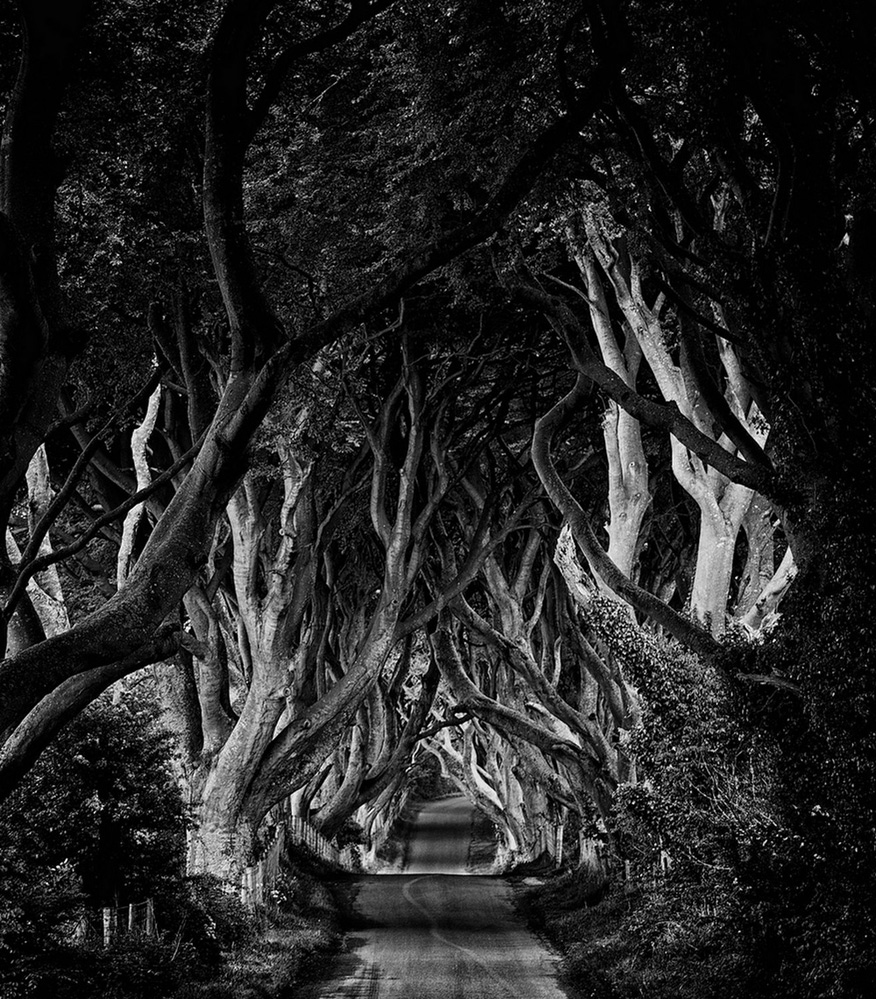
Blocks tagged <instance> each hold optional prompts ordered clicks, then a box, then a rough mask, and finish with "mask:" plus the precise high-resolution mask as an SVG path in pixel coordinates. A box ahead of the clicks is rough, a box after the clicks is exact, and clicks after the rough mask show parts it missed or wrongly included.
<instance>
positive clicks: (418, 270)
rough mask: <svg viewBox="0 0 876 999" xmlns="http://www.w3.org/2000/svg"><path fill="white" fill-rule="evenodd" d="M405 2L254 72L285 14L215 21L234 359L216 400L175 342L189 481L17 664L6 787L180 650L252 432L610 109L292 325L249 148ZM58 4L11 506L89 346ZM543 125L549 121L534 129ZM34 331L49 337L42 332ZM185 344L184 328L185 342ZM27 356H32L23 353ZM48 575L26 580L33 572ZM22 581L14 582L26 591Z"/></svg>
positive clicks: (16, 154) (25, 164)
mask: <svg viewBox="0 0 876 999" xmlns="http://www.w3.org/2000/svg"><path fill="white" fill-rule="evenodd" d="M388 6H389V4H387V3H375V4H359V3H355V4H353V5H351V7H350V9H349V10H346V11H344V12H343V14H342V15H341V16H340V17H339V19H338V20H337V21H335V22H334V23H328V24H326V23H318V24H315V25H313V30H312V31H310V30H309V29H310V27H311V24H310V21H311V20H312V18H311V17H308V18H306V19H305V20H306V21H307V25H306V26H307V29H308V31H305V32H304V34H303V35H302V36H300V37H299V36H298V35H296V36H295V37H294V38H289V37H284V38H283V39H282V40H278V41H275V39H274V36H273V34H271V33H270V32H269V33H268V34H269V36H270V37H268V35H266V36H265V37H266V44H267V45H268V46H269V47H270V46H271V45H274V49H273V52H272V53H271V55H270V56H269V58H268V62H267V63H266V64H265V63H263V62H260V61H259V60H255V59H254V58H253V53H254V52H255V46H256V43H257V40H258V38H259V35H260V31H261V29H262V28H263V27H264V26H265V25H267V24H268V19H269V16H270V15H271V14H272V11H273V5H272V4H270V3H266V4H262V5H260V6H259V8H258V10H256V11H253V10H252V9H251V8H250V7H249V6H247V7H246V9H244V6H243V5H240V4H236V3H230V4H228V5H227V6H226V7H225V8H223V10H222V12H221V15H220V16H219V18H218V20H217V21H216V23H215V26H214V28H213V30H212V32H211V35H210V38H209V45H208V47H207V51H206V56H205V62H204V67H205V77H204V81H203V86H204V92H205V99H204V117H203V149H202V161H203V177H202V186H201V201H202V206H203V213H204V216H203V217H204V239H205V241H206V244H207V246H208V247H209V250H210V260H211V267H212V273H213V280H215V282H216V287H217V288H218V292H219V295H220V299H221V305H222V308H223V310H224V320H223V324H224V333H223V346H222V347H221V348H220V351H219V353H218V355H217V356H216V358H215V359H214V365H213V366H214V368H216V369H218V370H217V372H216V375H217V380H218V381H217V384H216V387H215V388H214V394H213V396H212V397H211V396H210V395H209V394H207V393H206V392H205V391H204V389H203V388H202V387H201V386H200V385H199V384H197V381H198V378H199V377H203V376H202V374H200V373H199V371H196V370H189V371H186V370H185V369H186V361H185V359H186V358H187V357H188V358H190V359H191V358H193V354H192V344H191V342H182V341H181V342H179V343H178V344H177V345H176V349H177V351H178V353H179V357H180V364H181V366H182V368H183V371H182V374H183V375H184V376H186V378H187V380H186V382H185V384H184V386H183V387H184V389H185V391H186V392H187V393H188V400H189V408H190V421H191V424H192V445H191V447H190V448H189V449H188V451H186V452H185V453H184V454H182V455H181V456H180V457H179V459H178V460H177V461H176V462H174V463H173V464H172V465H170V466H169V467H168V468H167V469H166V470H165V471H164V473H163V475H162V476H159V477H158V478H156V479H155V480H154V481H153V483H152V487H151V488H156V487H157V486H158V485H163V484H164V483H166V482H167V481H168V480H169V479H170V478H171V477H172V476H174V475H179V473H183V472H184V473H185V474H184V477H183V478H182V479H181V481H179V484H178V487H177V488H176V489H175V491H174V494H173V497H172V499H170V501H169V502H168V503H167V505H166V507H165V509H164V510H163V511H162V512H161V515H160V517H158V519H157V521H156V522H155V524H154V526H153V527H152V530H151V532H150V533H149V537H148V540H147V541H146V543H145V545H144V546H143V548H142V550H141V551H140V552H139V554H138V557H137V560H136V563H135V564H133V565H132V566H131V568H130V570H129V571H128V573H127V575H126V578H125V580H124V585H123V586H122V587H121V589H120V590H119V591H118V593H117V594H116V595H115V596H114V597H112V598H111V599H110V600H109V601H108V602H106V603H105V604H104V605H103V606H101V607H100V608H98V609H97V610H95V611H94V612H93V613H92V614H90V615H88V616H87V617H86V618H85V619H83V620H82V621H80V622H78V623H77V624H76V625H75V626H74V627H73V628H72V629H70V630H69V631H65V632H63V633H62V634H59V635H57V636H54V637H52V638H49V639H47V640H46V641H45V642H38V643H37V644H35V645H31V646H30V647H29V648H27V649H23V650H22V651H21V652H20V653H18V654H17V655H16V656H14V657H13V658H11V659H8V660H7V661H6V662H5V663H4V664H3V667H2V677H0V687H2V716H3V725H2V729H3V733H4V750H3V764H2V766H3V769H4V773H5V774H7V775H8V780H7V781H6V784H5V786H9V785H10V783H11V782H12V781H14V780H15V779H17V777H18V775H20V774H21V772H22V771H23V770H24V769H25V768H26V766H27V765H28V763H29V761H30V760H31V759H32V758H33V755H34V753H35V752H36V751H37V750H38V748H39V745H41V744H42V743H43V742H44V741H45V740H46V739H47V738H49V737H50V736H51V734H52V732H53V731H55V730H56V729H57V727H58V725H59V724H61V723H62V721H63V720H64V719H65V718H66V717H69V715H70V713H71V712H73V711H75V710H78V709H79V708H81V706H83V705H84V704H85V703H87V702H88V701H89V700H90V699H92V698H93V697H94V696H96V694H97V693H98V692H99V691H100V690H101V689H103V688H104V687H105V686H106V685H107V684H108V683H110V682H112V681H113V680H114V679H116V678H117V677H119V676H123V675H125V674H126V673H128V672H130V671H132V670H134V669H137V668H141V667H142V666H143V665H144V664H146V663H148V662H152V661H155V660H157V659H160V658H162V657H163V656H165V655H167V654H168V653H169V652H170V651H172V649H173V648H174V646H175V643H176V638H175V637H174V635H173V634H172V632H173V627H172V625H169V626H167V627H163V625H164V622H165V620H166V619H167V617H168V615H169V614H171V613H172V612H173V611H174V610H175V608H176V607H177V605H178V604H179V601H180V600H181V599H182V597H183V596H184V595H185V594H186V593H187V592H188V590H189V589H190V588H191V586H192V584H193V583H194V582H195V580H196V577H197V574H198V572H199V571H200V569H201V567H202V566H203V564H204V560H205V558H206V557H207V554H208V552H209V549H210V544H211V541H212V537H213V534H214V531H215V527H216V523H217V520H218V518H219V517H220V516H221V515H222V513H223V511H224V510H225V508H226V506H227V503H228V502H229V500H231V498H232V497H233V496H234V495H235V493H236V490H237V488H238V484H239V482H240V480H241V476H242V475H243V474H244V472H245V470H246V466H247V460H248V453H249V448H250V442H251V440H252V437H253V434H254V433H255V431H256V429H257V428H258V427H259V425H260V423H261V421H262V419H263V417H264V415H265V413H266V412H267V410H268V409H269V407H270V405H271V403H272V401H273V400H274V398H275V397H276V394H277V392H278V390H279V389H280V387H281V386H282V385H283V384H284V383H285V382H286V380H287V379H288V377H289V375H290V373H291V372H292V371H293V370H295V368H296V367H297V366H298V365H300V364H302V363H304V362H306V361H307V360H308V359H310V358H312V357H313V356H314V354H315V352H316V351H317V350H319V349H320V348H321V347H323V346H324V345H326V344H328V343H331V342H332V341H333V340H335V339H337V338H338V337H339V336H341V335H342V334H344V333H345V332H347V331H348V330H349V329H351V327H352V326H354V325H355V324H356V323H357V322H358V321H360V319H361V318H362V317H363V316H365V315H368V314H370V313H373V312H375V311H378V310H380V309H381V308H383V307H385V306H387V305H389V304H390V303H392V302H394V301H397V299H398V297H399V295H401V294H402V293H403V292H404V291H405V290H406V289H407V288H409V287H410V286H411V285H412V284H414V283H415V282H416V281H417V280H419V279H421V278H422V277H423V276H424V275H426V274H428V273H429V272H430V271H432V270H434V269H435V268H436V267H439V266H441V265H443V264H445V263H446V262H447V261H448V260H451V259H453V258H454V257H455V256H456V255H458V254H459V253H461V252H463V251H465V250H466V249H468V248H470V247H472V246H474V245H476V244H478V243H479V242H481V241H482V240H484V239H485V238H487V237H488V236H489V235H490V234H491V233H492V232H493V231H494V230H495V228H496V227H497V226H498V225H499V224H501V221H502V220H503V219H504V218H505V216H506V215H507V214H508V213H509V212H510V211H512V210H513V209H514V207H515V206H516V204H517V203H518V202H519V201H520V199H521V198H522V197H524V196H525V194H526V193H527V191H529V190H530V189H531V187H532V185H533V184H534V183H535V181H536V180H537V178H538V176H539V174H540V172H541V171H542V170H543V169H544V168H545V166H546V165H547V164H548V163H549V162H550V160H551V158H552V156H554V154H555V153H556V152H557V150H559V149H561V148H562V147H563V145H564V143H566V142H567V141H569V139H571V138H573V137H574V135H575V134H576V131H577V129H578V127H579V125H580V122H581V121H582V120H584V119H586V118H587V117H588V116H589V115H590V114H592V113H593V111H594V109H595V108H596V106H597V104H598V102H599V101H600V100H601V99H602V97H603V95H604V87H603V86H602V84H601V82H600V81H599V80H596V81H595V82H594V87H593V92H592V94H591V95H590V96H588V97H587V98H585V99H583V100H582V101H580V102H578V103H576V105H575V107H574V109H573V110H572V111H571V112H570V113H568V114H560V115H556V116H554V118H553V120H552V121H549V122H548V123H547V124H546V130H545V129H542V131H541V134H540V135H538V136H537V139H536V141H534V142H533V143H532V145H531V146H530V147H529V148H528V149H527V148H523V149H522V150H521V152H520V153H519V155H518V156H517V158H516V161H515V162H514V163H512V164H511V166H510V167H509V169H508V170H507V171H506V172H505V173H504V175H503V176H502V177H500V178H498V179H497V181H496V183H495V184H494V185H493V189H492V190H491V191H489V192H488V193H487V196H486V198H485V200H484V203H483V204H482V205H481V206H480V207H478V208H477V209H476V210H474V211H473V212H471V213H470V214H469V216H468V217H467V218H466V219H465V220H464V221H463V222H462V223H461V224H460V225H457V226H456V227H453V226H451V227H450V228H449V229H446V230H443V231H439V232H438V233H432V234H431V236H430V239H429V240H427V241H426V242H425V243H423V244H422V245H420V246H419V247H416V248H413V247H408V248H406V252H405V255H404V257H403V259H401V260H400V262H396V261H392V260H387V263H386V265H385V266H384V267H383V270H382V273H380V274H378V275H376V276H375V277H374V278H372V280H371V281H370V282H369V287H368V288H367V290H366V291H364V292H361V293H359V294H356V295H354V296H353V297H352V298H348V299H347V300H346V301H345V302H344V303H343V304H342V305H340V306H339V307H337V308H335V309H334V311H332V312H331V313H330V314H327V315H326V316H324V317H323V318H320V319H319V320H318V321H316V322H309V323H305V324H304V325H301V323H300V322H293V323H292V324H291V326H287V327H286V328H284V323H283V322H282V320H281V318H280V316H279V315H278V313H277V311H276V309H275V308H274V307H273V306H272V305H271V304H270V303H269V301H268V299H267V298H266V296H265V293H264V290H263V286H262V284H261V282H260V280H259V277H258V273H257V270H256V265H255V260H254V254H253V248H252V244H251V239H250V237H249V235H248V228H247V222H246V213H245V208H244V173H245V165H246V155H247V151H248V150H249V149H250V147H251V144H252V142H253V139H254V137H255V136H256V135H257V134H258V132H259V129H260V128H262V127H263V126H264V125H265V122H266V121H267V119H268V115H269V112H270V110H271V108H272V107H273V106H274V105H275V104H276V102H277V100H278V98H279V96H280V95H281V92H282V88H283V81H284V80H285V79H286V78H287V76H288V73H289V71H290V70H291V68H292V67H293V66H294V65H295V64H296V61H299V60H302V59H304V58H306V57H307V56H308V55H309V54H311V53H318V52H320V51H325V50H327V49H328V48H329V47H331V46H333V45H335V44H337V43H339V42H341V41H343V40H344V39H345V38H347V37H349V36H350V35H352V34H353V33H354V32H356V31H357V30H359V29H360V28H361V27H362V26H363V25H364V24H366V23H367V22H371V21H373V20H374V19H375V18H377V17H378V16H379V15H380V14H381V13H382V12H383V11H384V9H385V8H387V7H388ZM56 7H57V5H56V4H53V3H49V2H36V3H25V4H22V5H20V16H21V18H22V24H23V27H24V35H23V56H22V61H21V69H20V73H19V78H18V83H17V86H16V90H15V92H14V94H13V96H12V99H11V100H10V102H9V105H8V113H7V123H6V128H5V139H4V146H3V149H4V162H3V178H4V187H3V191H4V193H3V198H4V200H3V206H4V210H5V211H6V216H5V220H4V247H5V249H4V254H5V256H4V259H5V260H6V261H7V264H5V265H4V270H3V273H4V288H5V291H4V295H5V298H4V301H5V302H7V303H8V305H7V307H6V308H5V309H4V323H5V326H4V328H5V330H6V331H7V332H6V334H5V337H6V342H7V343H8V344H9V345H10V349H12V347H13V346H14V345H15V344H17V343H19V342H20V341H19V338H21V337H26V341H27V342H28V343H29V344H43V345H44V346H43V347H40V348H39V349H38V350H36V352H35V353H32V354H30V355H27V356H26V357H24V356H22V357H21V361H22V363H23V364H24V367H23V368H22V370H21V372H20V373H18V372H16V373H15V377H12V371H11V369H9V375H10V380H9V389H8V391H7V392H6V397H8V399H9V400H10V401H9V403H8V406H9V417H8V419H6V420H5V422H4V428H5V432H6V433H7V434H8V435H9V437H8V440H9V444H8V446H7V454H8V455H9V456H10V457H9V471H8V488H6V489H5V492H4V495H6V496H7V497H8V499H7V500H6V501H5V504H6V506H5V509H7V510H8V508H9V506H10V504H11V497H13V496H14V493H15V489H16V488H17V485H18V483H19V482H20V481H22V478H23V475H24V472H25V469H26V467H27V465H28V463H29V461H30V457H31V455H32V454H33V452H34V450H35V449H36V447H37V446H38V445H39V443H40V441H41V438H42V437H43V436H44V435H45V431H46V430H47V429H48V425H49V422H50V421H51V420H52V419H53V418H54V414H55V413H56V411H57V402H56V401H57V399H58V398H59V394H60V389H61V384H62V382H63V378H64V373H65V371H66V366H65V365H66V358H67V357H69V356H70V354H71V348H70V342H71V341H70V338H71V337H73V339H74V340H75V337H74V335H73V329H72V327H71V325H70V322H71V320H67V319H65V318H64V316H69V315H70V314H71V311H72V309H73V303H72V302H70V301H68V300H67V299H65V297H64V287H63V281H61V280H60V279H59V277H58V270H57V259H58V256H57V246H56V237H55V225H54V213H55V204H56V191H57V187H58V183H59V181H60V179H61V176H62V175H61V173H60V171H59V170H58V169H56V168H55V167H54V166H53V164H54V163H55V159H54V154H53V153H52V150H51V142H52V137H53V133H54V126H55V121H56V118H57V114H58V111H59V108H60V107H61V106H62V102H63V95H64V91H65V85H66V83H67V82H68V79H69V77H70V76H72V75H73V73H74V68H75V46H76V40H77V37H78V35H79V33H80V32H81V31H82V30H83V29H84V28H85V23H86V13H87V9H86V5H77V6H75V7H69V6H68V7H65V14H64V17H63V18H61V19H57V18H56V17H55V14H56V13H57V11H56ZM309 13H310V12H308V14H309ZM271 24H272V25H273V22H271ZM271 60H273V61H271ZM256 64H258V65H256ZM59 67H60V71H59ZM248 87H250V88H253V87H254V88H255V91H254V94H255V96H254V97H248V94H247V88H248ZM540 126H541V122H539V123H538V124H537V125H536V127H535V128H534V129H533V132H538V128H539V127H540ZM27 246H31V247H36V248H37V249H36V250H35V251H34V253H35V256H36V258H37V259H39V261H40V268H42V269H39V268H38V269H37V271H34V269H33V267H32V266H31V264H30V255H29V254H28V253H27V252H25V247H27ZM393 249H395V248H393ZM388 256H399V255H398V254H397V253H393V254H390V255H388ZM41 282H42V283H41ZM47 303H51V305H49V304H47ZM28 330H30V331H31V332H32V333H33V331H36V332H35V333H33V335H31V333H28V332H27V331H28ZM185 332H186V331H185V330H177V335H178V336H179V335H180V333H185ZM65 337H66V338H67V339H66V340H65V339H64V338H65ZM21 342H24V341H23V340H22V341H21ZM53 351H55V353H53ZM13 357H15V358H18V357H19V354H18V353H16V352H14V351H13V352H12V353H10V359H12V358H13ZM56 358H60V359H59V360H56ZM49 371H51V372H53V374H52V375H51V376H49ZM27 407H31V408H33V409H34V411H38V412H39V414H40V416H39V420H40V421H42V422H37V423H34V421H33V420H31V419H30V418H29V417H26V416H25V415H23V414H25V413H26V412H29V410H27ZM4 474H6V473H4ZM159 480H160V481H159ZM4 481H6V479H4ZM140 499H141V497H140V496H137V495H136V494H135V495H134V497H133V498H132V499H130V500H127V501H126V504H130V505H131V506H133V505H135V503H136V502H137V501H139V500H140ZM126 504H123V505H124V506H125V508H126V509H127V505H126ZM7 516H8V514H7ZM381 531H382V533H383V535H385V538H386V539H389V540H391V537H392V535H391V530H390V533H389V534H387V532H386V530H385V529H384V527H383V526H381ZM32 568H33V567H32V566H22V567H20V568H19V575H20V576H22V575H23V574H25V573H27V572H28V571H30V570H31V569H32ZM7 575H8V573H7ZM14 585H15V584H14V582H12V580H11V579H10V585H9V590H10V592H11V591H12V589H13V588H14Z"/></svg>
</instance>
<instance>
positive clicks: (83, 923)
mask: <svg viewBox="0 0 876 999" xmlns="http://www.w3.org/2000/svg"><path fill="white" fill-rule="evenodd" d="M157 932H158V931H157V928H156V925H155V907H154V903H153V900H152V899H151V898H147V899H146V901H145V902H131V903H130V904H129V905H120V906H109V905H107V906H104V907H103V909H98V910H96V911H95V912H91V913H85V914H84V915H83V916H81V917H80V919H79V921H78V922H77V924H76V926H75V928H74V930H73V939H74V940H75V941H76V942H77V943H87V942H88V941H90V940H101V941H102V942H103V945H104V947H109V946H110V944H111V943H113V941H115V940H117V939H118V938H119V937H120V936H125V935H130V936H143V937H154V936H155V935H156V934H157Z"/></svg>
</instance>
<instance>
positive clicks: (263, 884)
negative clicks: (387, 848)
mask: <svg viewBox="0 0 876 999" xmlns="http://www.w3.org/2000/svg"><path fill="white" fill-rule="evenodd" d="M274 830H275V831H274V839H273V840H272V841H271V844H270V846H269V847H268V848H267V850H266V852H265V855H264V856H263V857H262V858H261V859H260V860H258V861H257V862H256V863H255V864H253V865H252V866H251V867H247V868H246V870H244V872H243V875H242V877H241V884H240V900H241V901H242V902H243V904H244V905H246V906H248V907H249V908H256V907H260V906H266V907H270V906H271V896H270V890H271V886H272V885H273V884H274V882H275V881H276V879H277V874H278V872H279V869H280V858H281V857H282V855H283V852H284V850H285V849H286V847H287V846H288V845H289V843H297V844H299V845H302V846H304V847H306V848H307V849H308V850H309V851H310V852H311V853H312V854H313V855H314V856H315V857H319V858H320V859H321V860H324V861H325V862H326V863H327V864H333V865H334V866H336V867H340V868H342V869H343V870H347V871H350V870H353V869H354V866H355V858H356V852H355V850H354V849H353V847H351V846H345V847H343V848H341V849H339V848H338V847H336V846H335V845H334V844H333V843H331V842H329V840H327V839H326V838H325V836H323V835H322V834H321V833H319V832H317V831H316V829H314V828H313V826H312V825H310V823H309V822H307V821H306V820H304V819H301V818H296V817H287V818H284V819H283V820H282V821H281V822H278V823H277V824H276V825H275V826H274Z"/></svg>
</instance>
